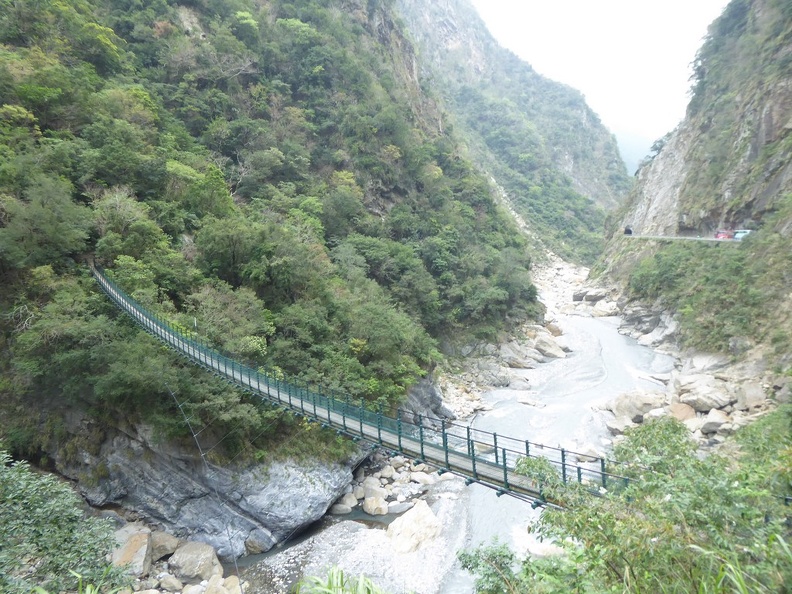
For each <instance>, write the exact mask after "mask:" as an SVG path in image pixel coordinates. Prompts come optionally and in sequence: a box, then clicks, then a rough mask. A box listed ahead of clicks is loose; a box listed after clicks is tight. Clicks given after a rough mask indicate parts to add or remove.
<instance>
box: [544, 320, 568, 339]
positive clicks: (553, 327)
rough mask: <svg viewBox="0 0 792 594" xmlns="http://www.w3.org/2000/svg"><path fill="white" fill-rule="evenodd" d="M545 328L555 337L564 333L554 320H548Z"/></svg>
mask: <svg viewBox="0 0 792 594" xmlns="http://www.w3.org/2000/svg"><path fill="white" fill-rule="evenodd" d="M545 328H547V331H548V332H549V333H550V334H552V335H553V336H554V337H556V338H558V337H559V336H561V335H562V334H563V333H564V331H563V330H561V327H560V326H559V325H558V324H556V323H554V322H548V323H547V324H545Z"/></svg>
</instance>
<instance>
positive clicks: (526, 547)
mask: <svg viewBox="0 0 792 594" xmlns="http://www.w3.org/2000/svg"><path fill="white" fill-rule="evenodd" d="M555 321H556V324H557V325H558V326H560V327H561V329H562V330H563V331H564V334H563V340H562V343H563V344H565V345H566V346H567V347H569V349H570V352H569V354H568V356H567V358H565V359H554V360H552V361H550V362H548V363H546V364H543V365H540V366H538V367H537V369H527V370H516V369H515V370H512V373H513V376H514V379H515V380H524V381H527V383H528V385H529V386H530V390H522V389H516V390H515V389H508V388H505V389H497V390H492V391H489V392H486V393H485V394H484V395H483V398H484V400H485V402H486V403H487V404H489V405H490V406H491V407H492V408H491V410H489V411H487V412H485V413H482V414H480V415H479V416H478V417H477V418H476V419H475V420H474V422H473V425H474V426H475V427H477V428H480V429H485V430H488V431H494V432H497V433H498V434H501V435H508V436H510V437H517V438H520V439H530V440H531V441H533V442H537V443H542V444H545V445H550V446H561V447H565V448H567V449H570V450H574V451H585V450H587V449H589V448H593V449H594V450H597V451H599V452H603V453H604V452H606V451H607V449H608V447H609V446H610V444H611V440H610V434H609V433H608V431H607V429H606V428H605V423H604V418H605V417H604V415H605V414H607V413H602V412H600V411H599V410H598V409H599V408H600V407H601V406H602V405H603V404H604V403H605V402H607V401H608V400H610V399H612V398H613V397H614V396H616V395H617V394H620V393H623V392H630V391H633V390H648V391H651V390H663V389H664V386H663V385H662V384H660V383H659V382H657V380H653V379H652V378H651V376H652V375H658V374H664V373H668V372H670V371H671V370H672V369H673V367H674V359H673V358H672V357H670V356H668V355H664V354H659V353H657V352H655V351H653V350H652V349H650V348H647V347H644V346H640V345H639V344H637V342H636V341H635V340H634V339H631V338H628V337H626V336H623V335H621V334H619V333H618V325H619V319H618V318H615V317H608V318H593V317H581V316H574V315H563V314H559V315H557V316H556V320H555ZM517 383H518V384H522V382H517ZM520 400H523V401H529V402H531V404H530V405H527V404H523V403H521V402H520ZM464 497H465V498H466V499H467V501H466V505H465V509H466V510H467V518H466V521H467V539H466V546H467V547H475V546H478V545H481V544H488V543H491V542H492V541H493V539H498V541H499V542H501V543H505V544H507V545H508V546H509V548H511V549H512V550H513V551H515V552H517V553H518V554H519V555H520V556H522V555H524V554H526V553H528V552H531V553H533V554H543V553H544V552H546V550H547V548H548V545H547V544H546V543H540V542H538V541H536V539H534V538H533V537H532V536H531V535H530V534H529V532H528V526H529V525H530V524H531V523H532V522H534V521H535V520H536V519H537V518H538V516H539V514H540V513H541V510H532V509H531V506H529V505H527V504H526V503H524V502H522V501H519V500H516V499H513V498H511V497H505V496H504V497H500V498H499V497H497V496H496V494H495V492H494V491H492V490H491V489H487V488H485V487H481V486H478V485H473V486H471V487H469V489H468V491H467V493H465V495H464ZM473 591H474V590H473V577H472V576H471V575H470V574H468V573H467V572H465V571H464V570H462V569H461V568H458V566H455V569H453V570H452V571H451V572H450V573H449V574H448V576H447V578H446V579H445V581H444V583H443V585H442V587H441V590H440V592H441V593H442V594H467V593H470V592H473Z"/></svg>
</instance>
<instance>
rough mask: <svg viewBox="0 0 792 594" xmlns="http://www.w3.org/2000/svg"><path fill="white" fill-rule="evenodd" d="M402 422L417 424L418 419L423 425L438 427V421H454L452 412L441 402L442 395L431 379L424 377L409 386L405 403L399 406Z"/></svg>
mask: <svg viewBox="0 0 792 594" xmlns="http://www.w3.org/2000/svg"><path fill="white" fill-rule="evenodd" d="M400 414H401V417H402V420H404V421H407V422H408V423H413V424H415V425H417V424H418V419H419V417H420V418H422V419H424V425H426V426H429V427H435V426H437V427H439V426H440V424H439V419H455V418H456V416H455V415H454V413H453V411H452V410H451V409H450V408H448V407H447V406H446V405H445V403H444V402H443V394H442V392H441V391H440V388H439V387H438V386H437V385H436V384H435V383H434V380H433V379H432V378H431V377H426V378H423V379H421V380H420V381H418V382H417V383H415V384H413V385H412V386H410V389H409V390H408V391H407V401H406V402H404V403H403V404H402V405H401V409H400Z"/></svg>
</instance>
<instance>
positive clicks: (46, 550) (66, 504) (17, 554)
mask: <svg viewBox="0 0 792 594" xmlns="http://www.w3.org/2000/svg"><path fill="white" fill-rule="evenodd" d="M82 507H83V506H82V501H81V500H80V499H79V497H77V495H76V494H75V493H74V491H72V489H71V487H70V486H69V485H68V484H67V483H64V482H62V481H59V480H57V479H56V478H55V477H53V476H51V475H46V474H40V473H37V472H35V471H34V470H32V469H31V468H30V467H29V466H28V465H27V464H26V463H25V462H15V463H11V457H10V455H9V454H8V453H7V452H6V451H5V450H0V539H2V542H3V546H2V547H0V590H2V591H3V592H6V593H7V594H29V593H30V592H31V591H32V590H33V588H34V586H43V587H45V588H48V589H50V590H51V591H53V592H59V591H62V590H66V589H69V590H74V589H75V588H76V586H77V584H78V581H80V580H79V578H78V577H77V576H76V575H75V573H76V574H79V575H80V576H82V577H83V578H84V579H86V580H90V581H93V582H94V583H102V584H104V585H107V586H110V585H114V584H121V583H123V581H124V580H123V575H122V573H121V571H120V570H118V569H110V568H108V567H107V564H106V562H105V560H104V559H105V555H107V554H108V553H109V552H110V551H111V550H112V547H113V546H114V544H115V539H114V538H113V524H112V522H111V521H110V520H100V519H98V518H88V517H86V516H85V515H84V513H83V510H82Z"/></svg>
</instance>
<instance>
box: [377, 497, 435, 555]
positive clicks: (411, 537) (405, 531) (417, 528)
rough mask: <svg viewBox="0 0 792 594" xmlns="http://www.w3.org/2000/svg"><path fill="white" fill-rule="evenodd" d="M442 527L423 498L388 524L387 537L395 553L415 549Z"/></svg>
mask: <svg viewBox="0 0 792 594" xmlns="http://www.w3.org/2000/svg"><path fill="white" fill-rule="evenodd" d="M441 529H442V526H441V525H440V520H439V519H438V518H437V516H436V515H435V514H434V512H433V511H432V510H431V509H430V508H429V505H428V504H427V503H426V501H424V500H423V499H419V500H418V501H416V502H415V506H414V507H413V508H412V509H411V510H409V511H407V512H405V513H404V515H402V516H399V517H398V518H396V519H395V520H394V521H393V522H391V523H390V525H389V526H388V537H389V538H390V539H391V542H392V543H393V550H394V551H396V552H397V553H409V552H412V551H416V550H418V549H420V548H421V547H422V546H424V545H425V544H426V543H427V542H429V541H431V540H433V539H435V538H436V537H437V536H438V535H439V534H440V531H441Z"/></svg>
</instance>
